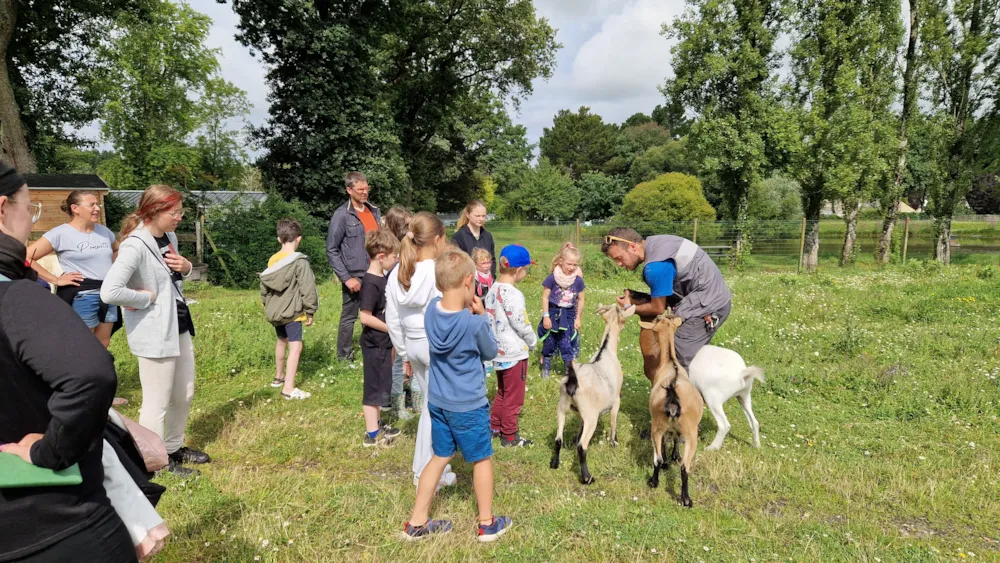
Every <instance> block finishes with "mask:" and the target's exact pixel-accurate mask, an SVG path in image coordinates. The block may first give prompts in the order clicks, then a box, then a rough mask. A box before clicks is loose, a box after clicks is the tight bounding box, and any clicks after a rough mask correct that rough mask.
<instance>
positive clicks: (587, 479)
mask: <svg viewBox="0 0 1000 563" xmlns="http://www.w3.org/2000/svg"><path fill="white" fill-rule="evenodd" d="M576 455H577V456H578V457H579V458H580V482H581V483H583V484H584V485H592V484H594V477H593V476H592V475H591V474H590V469H589V468H588V467H587V448H585V447H583V444H580V445H578V446H577V447H576Z"/></svg>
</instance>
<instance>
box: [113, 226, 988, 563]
mask: <svg viewBox="0 0 1000 563" xmlns="http://www.w3.org/2000/svg"><path fill="white" fill-rule="evenodd" d="M499 242H501V241H498V243H499ZM558 242H559V241H558V240H550V241H547V244H546V245H545V246H544V247H542V249H541V250H539V253H540V255H539V258H541V260H539V261H540V262H543V261H544V262H547V261H548V260H549V258H550V255H551V252H552V251H553V250H554V249H555V247H556V246H558ZM532 249H533V250H535V249H534V247H533V248H532ZM595 260H596V258H594V256H592V253H588V254H587V261H586V264H587V266H585V267H587V268H589V270H587V271H588V272H590V273H589V274H588V277H587V279H588V283H589V285H590V288H589V289H588V291H587V294H588V306H587V307H588V308H591V307H594V306H596V305H597V304H598V303H599V302H602V301H603V302H604V303H609V302H611V301H612V299H613V297H614V295H615V294H616V293H617V292H619V291H620V290H621V289H622V288H623V287H634V288H641V287H642V286H641V283H640V281H639V280H638V279H637V278H635V277H629V276H628V275H625V274H620V273H614V272H610V271H606V270H603V269H602V267H601V266H599V264H596V263H595ZM541 270H542V269H541V268H537V269H536V271H535V272H533V274H532V276H531V277H530V278H529V279H528V280H527V281H526V282H525V283H524V286H523V288H524V291H525V293H526V295H527V298H528V302H529V303H538V301H539V299H540V291H539V289H540V288H539V281H540V279H541V274H542V271H541ZM727 278H728V281H729V283H730V285H731V287H732V289H733V293H734V294H735V296H736V297H735V301H734V307H733V314H732V317H731V318H730V320H729V321H728V322H727V323H726V324H725V325H724V326H723V327H722V329H721V331H720V333H719V334H718V336H717V337H716V340H715V343H716V344H720V345H724V346H729V347H732V348H734V349H736V350H738V351H739V352H740V353H742V354H743V355H744V357H745V358H746V359H747V361H748V362H749V363H753V364H757V365H760V366H763V367H764V368H765V370H766V375H767V383H765V384H758V385H757V386H756V387H755V389H754V410H755V412H756V414H757V418H758V419H759V421H760V424H761V432H762V434H763V436H762V442H763V447H762V448H761V449H759V450H758V449H753V448H752V447H750V445H749V438H750V436H749V430H748V428H747V425H746V421H745V419H744V418H743V416H742V414H741V412H740V410H739V407H738V405H736V404H735V401H733V402H731V403H730V404H727V408H726V410H727V413H728V416H729V418H730V421H731V422H732V425H733V428H732V431H731V432H730V434H729V437H728V438H727V440H726V442H725V445H724V447H723V449H722V451H719V452H705V451H704V449H703V448H704V446H705V444H706V443H707V441H710V440H711V439H712V437H713V436H714V433H715V423H714V421H713V419H712V417H711V415H710V414H709V413H706V414H705V417H704V419H703V420H702V423H701V438H702V440H704V442H703V443H701V444H700V445H699V446H700V447H699V454H698V457H697V459H696V461H695V465H694V468H693V473H692V477H691V495H692V497H693V499H694V502H695V507H694V508H693V509H691V510H688V509H685V508H682V507H681V506H679V505H678V503H677V501H676V494H677V493H678V492H679V487H680V485H679V476H678V473H677V470H676V468H673V469H671V470H670V471H668V472H667V474H666V476H665V478H664V479H662V483H661V488H660V489H657V490H650V489H648V488H647V487H646V478H647V477H648V476H649V475H650V468H649V464H650V460H651V446H650V444H649V441H648V440H642V439H640V438H639V430H640V429H642V428H645V427H647V426H648V424H649V413H648V410H647V406H646V405H647V400H648V390H649V384H648V383H647V382H646V380H645V379H644V378H643V376H642V369H641V358H640V356H639V353H638V350H637V345H636V341H637V334H638V327H637V325H636V323H635V322H634V321H633V322H632V323H631V324H630V325H629V326H628V327H627V329H626V331H625V333H624V336H623V339H622V347H621V349H620V350H619V354H620V357H621V358H622V362H623V367H624V370H625V373H626V382H625V385H624V389H623V392H622V394H623V407H622V414H621V416H620V419H619V439H620V442H621V444H620V446H619V447H618V448H612V447H611V446H610V445H609V444H608V443H607V441H606V437H607V434H608V421H607V417H606V416H605V417H602V419H601V425H600V427H599V429H598V432H597V434H596V435H595V439H594V442H593V444H592V447H591V450H590V459H589V461H590V469H591V471H592V472H593V474H594V476H595V478H596V479H597V482H596V483H595V484H594V485H591V486H589V487H585V486H582V485H580V484H579V481H578V466H577V464H576V462H575V459H573V457H574V456H573V455H572V451H571V450H570V451H564V452H563V456H562V461H563V464H562V467H561V468H560V469H559V470H556V471H553V470H550V469H549V468H548V461H549V456H550V455H551V443H552V440H553V438H554V436H553V435H554V429H555V410H556V402H557V399H558V380H556V379H550V380H544V381H543V380H541V379H540V378H539V377H538V367H537V363H534V362H533V363H532V368H531V372H530V374H529V381H528V393H527V395H528V398H527V400H526V404H525V408H524V410H523V412H522V416H521V423H522V429H523V432H524V433H525V434H526V435H527V436H528V437H530V438H532V439H534V440H535V441H536V445H535V447H534V448H532V449H529V450H526V451H516V452H513V451H509V450H498V451H497V452H496V455H495V457H494V463H495V471H496V495H495V507H496V511H497V513H502V514H507V515H510V516H512V517H513V519H514V522H515V524H514V528H513V530H512V531H511V532H510V533H509V534H508V535H507V536H505V537H504V538H503V539H502V540H501V541H499V542H497V543H495V544H491V545H480V544H478V543H477V542H476V541H475V538H474V534H473V529H474V519H475V514H476V511H475V501H474V497H473V491H472V487H471V468H470V467H469V466H468V465H467V464H465V463H464V462H462V461H460V460H459V459H456V463H455V464H454V465H455V468H456V471H457V473H458V475H459V484H458V485H457V486H456V487H452V488H448V489H445V490H443V491H442V492H441V494H440V495H439V496H438V497H437V498H436V499H435V501H434V505H433V509H432V513H433V515H434V516H435V517H438V518H442V517H443V518H450V519H453V520H454V521H455V523H456V530H455V532H454V533H452V534H450V535H448V536H444V537H441V538H435V539H432V540H428V541H426V542H423V543H419V544H409V543H404V542H402V541H400V540H399V539H398V538H397V534H398V533H399V532H400V530H401V529H402V523H403V521H404V520H406V518H407V517H408V516H409V511H410V509H411V507H412V503H413V499H414V487H413V485H412V484H411V482H410V479H411V478H410V471H409V469H410V463H411V460H412V454H413V435H414V432H415V421H414V422H413V423H410V424H408V425H406V426H405V430H404V435H403V436H401V437H400V438H399V439H398V440H397V441H396V443H395V445H394V446H393V447H390V448H379V449H374V450H373V449H365V448H362V447H361V436H362V431H363V419H362V417H361V409H360V399H361V369H360V364H356V365H354V366H353V367H351V366H346V365H336V364H335V361H334V357H333V350H334V344H335V340H336V324H337V319H338V317H339V303H340V290H339V287H338V286H334V285H332V284H325V285H323V286H322V287H321V290H320V291H321V299H322V304H321V308H320V312H319V314H318V315H317V317H316V326H315V327H313V328H311V329H308V330H307V333H306V349H305V354H304V358H303V364H302V377H301V386H302V387H303V388H305V389H306V390H309V391H311V392H312V393H313V397H312V398H311V399H309V400H307V401H303V402H294V403H289V402H285V401H283V400H281V399H280V397H279V396H278V392H277V390H273V389H271V388H270V387H269V386H268V384H269V382H270V381H271V378H272V377H273V371H272V370H273V367H272V362H273V347H274V340H273V330H272V329H271V328H270V326H269V325H268V324H267V323H266V322H264V320H263V318H262V314H261V310H260V305H259V303H258V298H257V296H256V294H255V292H252V291H247V292H238V291H229V290H223V289H218V288H212V287H208V286H199V287H197V288H192V290H191V291H190V293H191V296H193V297H194V298H196V299H197V300H198V301H199V302H200V303H199V304H197V305H194V306H193V307H192V312H193V314H194V317H195V322H196V323H197V327H198V336H197V338H196V347H197V362H198V376H197V390H196V393H195V401H194V407H193V410H192V415H191V422H190V425H189V434H188V440H189V443H190V444H192V445H195V446H198V447H201V448H203V449H205V450H206V451H208V452H209V453H210V454H211V455H212V456H213V458H214V461H213V463H211V464H210V465H207V466H205V467H204V469H203V474H202V476H201V477H200V478H199V479H197V480H193V481H189V482H187V483H182V482H180V481H179V480H177V479H175V478H173V477H172V476H167V477H164V478H163V479H162V482H163V483H164V484H166V485H167V486H168V487H169V490H168V492H167V494H166V495H165V496H164V498H163V500H162V502H161V504H160V507H159V508H160V511H161V514H162V515H163V516H164V517H165V518H166V520H167V522H168V525H169V526H170V528H171V530H172V532H173V536H172V538H171V539H170V541H169V544H168V546H167V548H166V549H165V550H164V552H163V554H162V555H160V556H159V558H158V560H161V561H206V562H207V561H213V562H214V561H254V560H255V558H256V557H259V558H260V560H261V561H344V560H402V559H404V558H405V559H411V560H412V559H420V560H428V559H429V558H432V557H433V558H434V559H435V560H486V559H488V558H492V557H498V558H501V559H503V560H513V561H548V560H575V561H607V560H628V561H631V560H637V559H641V560H679V561H695V560H705V561H734V560H742V561H753V560H756V561H765V560H767V561H772V560H782V561H787V560H789V559H791V560H795V561H930V560H938V559H942V558H944V559H958V558H960V557H961V556H962V555H963V554H964V555H965V557H966V558H967V559H966V560H996V559H1000V549H998V545H1000V544H998V543H997V542H996V540H998V539H1000V537H998V536H1000V532H997V524H996V523H997V522H1000V486H998V469H1000V454H998V452H1000V437H998V436H1000V424H998V422H997V415H998V414H1000V360H998V355H1000V339H998V334H1000V333H998V326H997V312H998V309H1000V272H998V271H997V268H996V267H995V266H993V267H983V266H963V267H951V268H941V267H937V266H935V265H933V264H927V263H921V262H916V263H913V264H910V265H908V266H907V267H894V268H891V269H888V270H886V271H875V270H864V269H860V270H847V271H839V270H836V269H833V268H829V269H828V270H827V271H826V272H824V273H821V274H819V275H815V276H795V275H790V274H781V273H767V272H755V273H747V274H727ZM535 320H537V318H536V319H535ZM601 329H602V327H601V326H600V324H599V322H598V318H597V317H596V315H593V314H588V315H586V324H585V327H584V331H583V334H584V338H583V352H584V354H587V355H589V354H591V353H592V352H593V351H594V349H595V347H596V346H597V344H598V339H599V337H600V333H601ZM113 351H114V352H115V355H116V357H117V358H118V370H119V377H120V380H121V394H123V395H124V396H125V397H127V398H128V399H130V402H129V405H128V406H127V407H126V409H125V412H126V414H128V415H130V416H135V415H136V411H137V409H138V406H139V403H140V400H141V392H140V389H139V384H138V376H137V370H136V362H135V360H134V358H132V357H130V355H129V354H128V353H127V350H126V348H125V346H124V342H123V339H122V338H120V337H116V341H115V343H114V345H113ZM488 387H489V388H490V393H491V394H492V392H493V388H494V387H495V381H494V379H493V378H491V379H490V380H489V381H488ZM578 424H579V421H578V419H576V418H572V417H571V418H570V419H569V422H568V424H567V435H568V436H572V435H573V434H574V433H575V431H576V428H577V426H578ZM973 553H974V554H975V555H972V554H973Z"/></svg>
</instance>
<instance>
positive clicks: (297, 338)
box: [274, 321, 302, 342]
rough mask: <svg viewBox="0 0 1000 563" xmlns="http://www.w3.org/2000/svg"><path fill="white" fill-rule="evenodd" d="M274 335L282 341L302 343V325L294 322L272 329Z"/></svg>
mask: <svg viewBox="0 0 1000 563" xmlns="http://www.w3.org/2000/svg"><path fill="white" fill-rule="evenodd" d="M274 333H275V334H277V335H278V338H280V339H282V340H287V341H289V342H302V323H301V322H299V321H295V322H294V323H288V324H286V325H278V326H276V327H274Z"/></svg>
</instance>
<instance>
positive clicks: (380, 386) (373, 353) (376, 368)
mask: <svg viewBox="0 0 1000 563" xmlns="http://www.w3.org/2000/svg"><path fill="white" fill-rule="evenodd" d="M361 358H362V359H363V360H364V363H365V376H364V377H365V383H364V396H363V397H362V399H361V404H362V405H365V406H369V407H388V406H390V404H389V395H390V394H391V393H392V348H391V347H390V348H369V347H367V346H362V347H361Z"/></svg>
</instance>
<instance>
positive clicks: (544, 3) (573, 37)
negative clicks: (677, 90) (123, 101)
mask: <svg viewBox="0 0 1000 563" xmlns="http://www.w3.org/2000/svg"><path fill="white" fill-rule="evenodd" d="M193 5H195V6H196V8H197V9H198V10H200V11H202V12H204V13H206V14H208V15H209V16H210V17H211V18H212V20H213V21H214V25H213V27H212V32H211V36H210V38H209V45H210V46H211V47H218V48H220V49H221V50H222V57H221V62H222V69H223V74H224V75H225V77H226V78H227V79H228V80H230V81H231V82H233V83H234V84H236V85H237V86H239V87H240V88H242V89H243V90H245V91H246V92H247V95H248V96H249V98H250V101H251V103H253V111H252V113H251V115H250V117H249V121H250V122H251V123H255V124H259V123H262V122H264V121H265V120H266V119H267V106H268V104H267V86H266V84H265V83H264V71H263V68H262V66H261V64H260V62H259V61H257V60H256V59H254V58H253V57H251V56H250V52H249V50H248V49H247V48H245V47H243V46H242V45H240V44H239V43H237V42H236V40H235V39H234V35H235V33H236V25H237V19H238V18H237V17H236V16H235V15H234V14H233V12H232V9H231V8H230V7H229V5H226V4H216V3H215V2H209V1H207V0H200V1H199V2H197V3H196V4H193ZM535 7H536V9H537V11H538V14H539V15H540V16H541V17H545V18H547V19H548V20H549V23H550V25H552V27H554V28H556V29H558V30H559V31H558V35H557V40H558V41H559V42H560V43H562V44H563V48H562V49H561V50H560V51H559V52H558V54H557V60H558V65H557V67H556V69H555V72H554V73H553V75H552V78H551V79H549V80H548V81H544V80H536V81H535V84H534V93H533V94H532V95H531V96H530V97H529V98H527V100H525V102H524V103H523V104H522V105H521V108H520V111H519V112H517V113H515V114H514V115H513V116H512V117H513V119H514V121H516V122H518V123H521V124H523V125H525V126H526V127H527V128H528V140H529V141H530V142H532V143H537V142H538V138H539V137H540V136H541V134H542V130H543V128H545V127H548V126H551V125H552V117H553V116H554V115H555V114H556V112H557V111H559V110H560V109H573V110H575V109H577V108H579V107H580V106H588V107H590V108H591V110H592V111H594V112H596V113H598V114H600V115H601V116H603V117H604V119H605V121H609V122H614V123H620V122H621V121H623V120H625V119H626V118H627V117H628V116H630V115H632V114H633V113H635V112H638V111H642V112H645V113H649V112H650V111H652V109H653V107H655V106H656V105H657V104H659V103H662V101H663V98H662V96H661V95H660V93H659V92H658V91H657V86H659V85H661V84H663V81H664V79H665V78H666V77H667V75H668V74H669V72H670V46H671V44H672V42H671V41H668V40H667V39H666V38H664V37H663V36H661V35H660V27H661V25H662V24H663V23H664V22H670V21H673V19H674V17H675V16H677V15H679V14H680V13H681V12H682V11H683V0H535Z"/></svg>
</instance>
